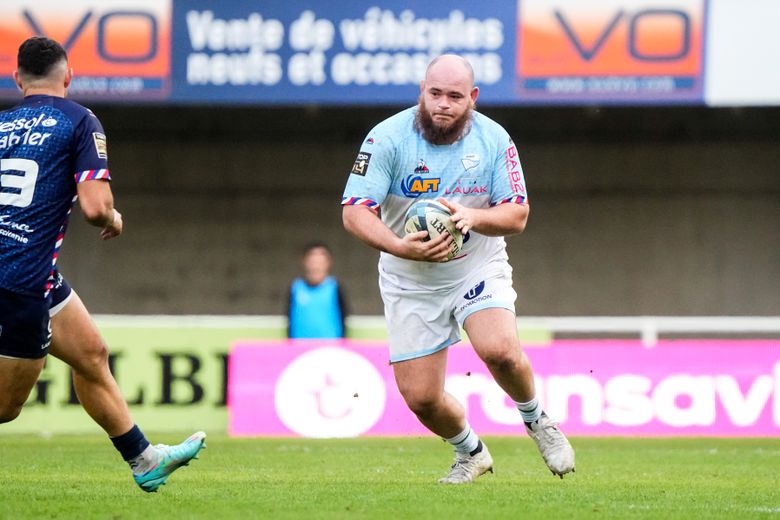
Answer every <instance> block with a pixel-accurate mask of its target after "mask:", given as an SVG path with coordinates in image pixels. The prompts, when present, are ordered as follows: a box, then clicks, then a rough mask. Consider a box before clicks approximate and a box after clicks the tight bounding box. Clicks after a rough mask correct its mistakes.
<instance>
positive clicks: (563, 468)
mask: <svg viewBox="0 0 780 520" xmlns="http://www.w3.org/2000/svg"><path fill="white" fill-rule="evenodd" d="M525 431H526V432H528V435H530V436H531V438H532V439H533V440H534V442H536V446H537V447H538V448H539V453H541V454H542V458H543V459H544V462H545V464H547V467H548V468H550V471H552V474H553V475H558V476H559V477H561V478H563V476H564V475H565V474H566V473H568V472H570V471H572V472H573V471H574V449H573V448H572V447H571V444H569V440H568V439H567V438H566V436H565V435H564V434H563V432H562V431H561V430H559V429H558V423H557V422H556V421H553V420H552V419H550V418H549V417H547V414H546V413H544V412H542V416H541V417H539V420H538V421H535V422H532V423H526V424H525Z"/></svg>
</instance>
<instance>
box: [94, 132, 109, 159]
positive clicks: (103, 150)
mask: <svg viewBox="0 0 780 520" xmlns="http://www.w3.org/2000/svg"><path fill="white" fill-rule="evenodd" d="M92 139H93V140H94V141H95V152H97V156H98V157H99V158H101V159H108V147H107V146H106V135H105V134H101V133H100V132H92Z"/></svg>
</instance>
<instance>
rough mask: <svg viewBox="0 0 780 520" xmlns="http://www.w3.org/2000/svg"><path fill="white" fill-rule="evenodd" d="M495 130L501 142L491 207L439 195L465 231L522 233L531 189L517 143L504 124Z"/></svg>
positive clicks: (457, 223) (492, 183)
mask: <svg viewBox="0 0 780 520" xmlns="http://www.w3.org/2000/svg"><path fill="white" fill-rule="evenodd" d="M494 131H497V132H498V133H497V134H496V137H495V139H496V142H497V143H500V145H499V146H497V150H496V151H497V153H496V155H495V157H494V159H493V164H492V165H491V190H490V207H487V208H471V207H466V206H464V205H462V204H459V203H457V202H454V201H447V200H444V199H439V200H440V202H441V203H442V204H444V205H445V206H447V207H448V208H449V210H450V211H451V212H452V217H451V218H452V221H453V222H455V227H457V228H458V229H459V230H460V231H461V233H463V234H464V235H465V234H466V233H468V232H469V231H470V230H474V231H475V232H477V233H480V234H482V235H487V236H505V235H514V234H516V233H522V232H523V231H524V230H525V225H526V223H527V222H528V214H529V212H530V208H529V206H528V193H527V190H526V188H525V177H524V175H523V168H522V166H521V165H520V158H519V157H518V153H517V147H516V146H515V143H514V142H513V141H512V139H511V138H510V137H509V134H507V133H506V131H505V130H504V129H503V128H497V129H495V130H494Z"/></svg>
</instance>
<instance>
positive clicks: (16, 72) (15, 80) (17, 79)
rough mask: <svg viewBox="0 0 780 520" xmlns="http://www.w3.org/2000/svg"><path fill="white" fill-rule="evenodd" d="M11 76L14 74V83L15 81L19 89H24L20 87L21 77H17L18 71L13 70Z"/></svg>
mask: <svg viewBox="0 0 780 520" xmlns="http://www.w3.org/2000/svg"><path fill="white" fill-rule="evenodd" d="M13 76H14V83H16V86H17V87H19V90H24V89H23V88H22V79H21V78H20V77H19V71H18V70H15V71H14V73H13Z"/></svg>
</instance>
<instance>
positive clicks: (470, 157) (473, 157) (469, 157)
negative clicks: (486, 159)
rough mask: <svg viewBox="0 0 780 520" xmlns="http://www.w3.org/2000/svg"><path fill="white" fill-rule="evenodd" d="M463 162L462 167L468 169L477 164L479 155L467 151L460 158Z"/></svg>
mask: <svg viewBox="0 0 780 520" xmlns="http://www.w3.org/2000/svg"><path fill="white" fill-rule="evenodd" d="M460 162H461V163H463V168H464V169H465V170H466V171H469V170H470V169H472V168H476V167H477V166H479V155H478V154H475V153H468V154H466V155H464V156H463V158H462V159H461V160H460Z"/></svg>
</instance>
